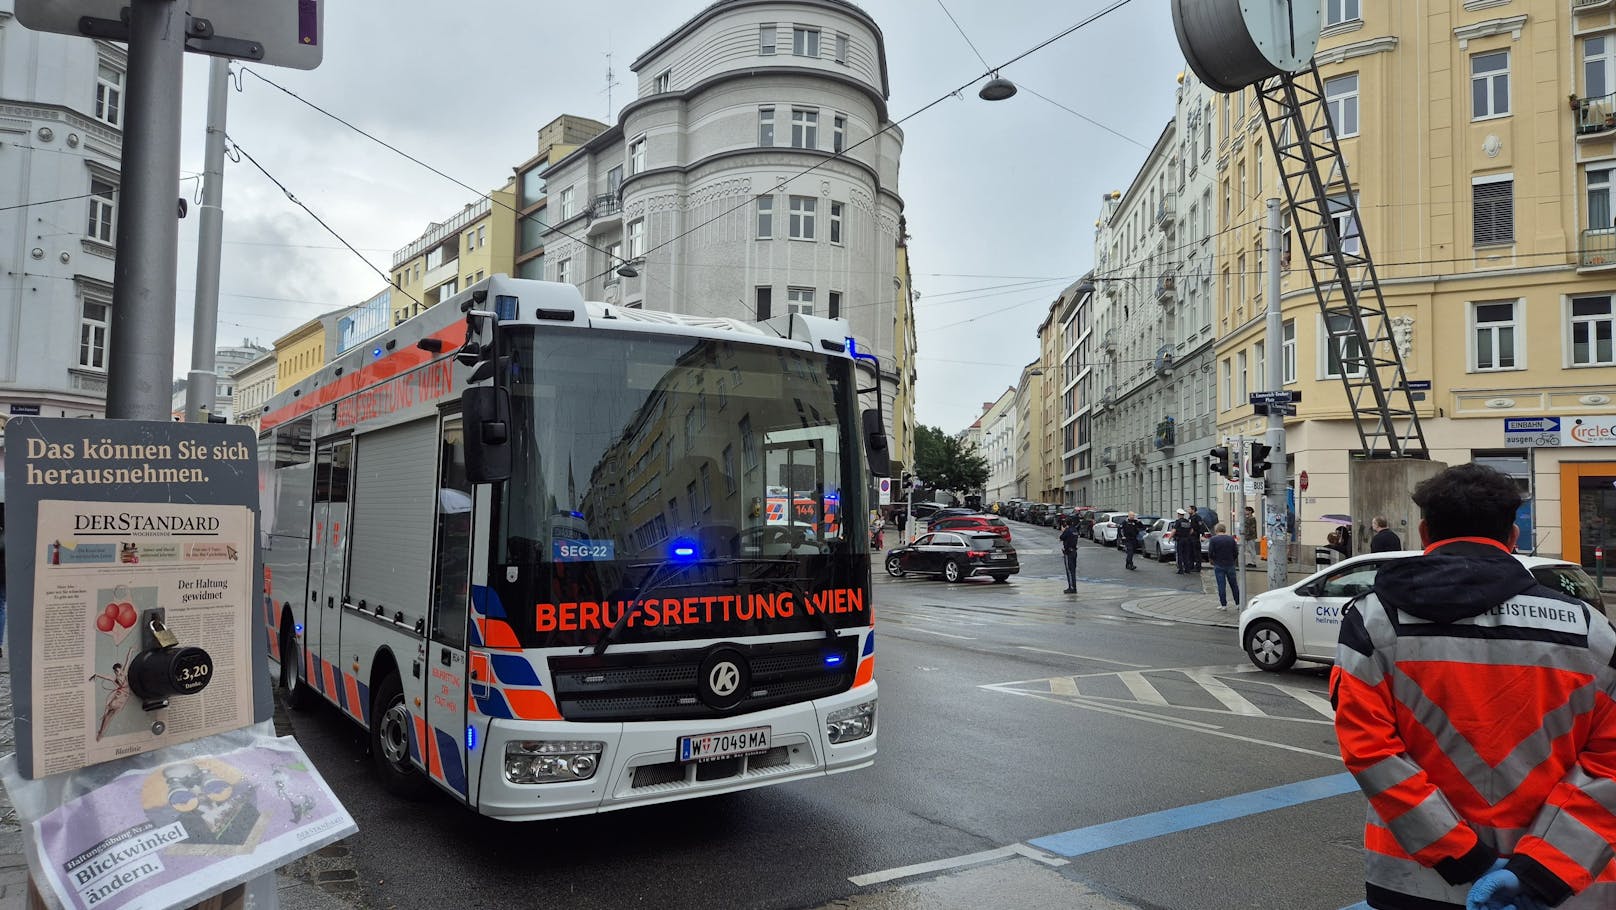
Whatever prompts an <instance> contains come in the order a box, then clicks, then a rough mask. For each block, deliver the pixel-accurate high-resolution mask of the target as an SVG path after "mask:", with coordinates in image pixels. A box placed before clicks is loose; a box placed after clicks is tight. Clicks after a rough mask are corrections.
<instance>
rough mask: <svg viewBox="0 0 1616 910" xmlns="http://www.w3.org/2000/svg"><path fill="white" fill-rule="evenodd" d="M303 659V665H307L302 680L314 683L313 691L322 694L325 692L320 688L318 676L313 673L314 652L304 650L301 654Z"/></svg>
mask: <svg viewBox="0 0 1616 910" xmlns="http://www.w3.org/2000/svg"><path fill="white" fill-rule="evenodd" d="M303 657H304V658H305V659H304V663H306V664H308V666H307V667H305V668H304V671H303V679H305V680H307V681H309V682H312V683H314V690H315V691H316V692H324V691H325V690H324V689H322V688H320V674H318V673H316V672H314V652H313V651H309V650H305V651H304V652H303Z"/></svg>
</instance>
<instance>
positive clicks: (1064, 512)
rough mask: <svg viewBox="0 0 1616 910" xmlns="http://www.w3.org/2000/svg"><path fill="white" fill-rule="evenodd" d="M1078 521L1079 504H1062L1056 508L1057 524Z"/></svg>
mask: <svg viewBox="0 0 1616 910" xmlns="http://www.w3.org/2000/svg"><path fill="white" fill-rule="evenodd" d="M1076 521H1077V506H1061V507H1060V508H1058V509H1056V510H1055V524H1056V525H1057V526H1058V525H1061V524H1074V523H1075V522H1076Z"/></svg>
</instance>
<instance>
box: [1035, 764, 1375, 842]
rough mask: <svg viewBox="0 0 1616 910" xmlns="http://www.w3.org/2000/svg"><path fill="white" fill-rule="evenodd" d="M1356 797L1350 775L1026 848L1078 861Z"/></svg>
mask: <svg viewBox="0 0 1616 910" xmlns="http://www.w3.org/2000/svg"><path fill="white" fill-rule="evenodd" d="M1357 792H1359V791H1358V784H1357V782H1356V781H1354V780H1353V777H1352V775H1351V774H1347V773H1345V772H1343V773H1341V774H1332V775H1330V776H1329V777H1319V778H1314V779H1313V780H1304V781H1300V782H1298V783H1294V784H1285V785H1283V786H1279V787H1270V788H1268V789H1266V790H1257V791H1254V792H1251V793H1242V794H1239V795H1237V796H1227V797H1224V798H1222V799H1214V800H1211V801H1209V802H1204V803H1196V804H1194V805H1189V806H1180V807H1179V808H1177V809H1166V810H1163V811H1161V812H1151V813H1149V814H1147V815H1138V816H1135V817H1133V818H1125V819H1121V820H1120V821H1114V822H1106V823H1104V824H1099V825H1090V826H1089V827H1087V828H1075V829H1073V830H1071V831H1063V832H1061V833H1060V834H1051V835H1049V836H1047V837H1039V838H1034V839H1032V840H1030V841H1028V843H1029V844H1032V845H1033V846H1034V847H1041V848H1043V849H1045V850H1048V851H1050V852H1051V853H1055V854H1057V855H1060V856H1066V857H1072V856H1082V855H1084V854H1088V853H1094V852H1097V851H1100V850H1107V849H1110V848H1111V847H1119V846H1122V845H1124V844H1132V843H1136V842H1138V841H1142V840H1151V839H1153V838H1157V837H1162V836H1165V835H1168V834H1177V833H1179V832H1182V831H1190V830H1193V829H1195V828H1204V827H1206V826H1208V825H1215V824H1218V823H1220V822H1226V821H1232V820H1234V819H1237V818H1244V817H1246V816H1248V815H1259V814H1261V813H1264V812H1273V811H1275V810H1276V809H1288V808H1291V807H1293V806H1299V805H1302V804H1303V803H1310V802H1314V801H1316V800H1321V799H1331V798H1334V797H1337V796H1345V795H1346V794H1348V793H1357Z"/></svg>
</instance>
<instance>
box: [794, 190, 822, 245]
mask: <svg viewBox="0 0 1616 910" xmlns="http://www.w3.org/2000/svg"><path fill="white" fill-rule="evenodd" d="M818 205H819V200H818V199H815V198H814V197H812V196H792V197H791V224H790V233H789V235H788V236H790V237H791V239H792V240H812V239H814V211H815V209H816V208H817V207H818Z"/></svg>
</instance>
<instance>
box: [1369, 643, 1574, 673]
mask: <svg viewBox="0 0 1616 910" xmlns="http://www.w3.org/2000/svg"><path fill="white" fill-rule="evenodd" d="M1499 644H1500V642H1499V640H1498V639H1493V638H1460V637H1458V636H1449V635H1405V636H1404V637H1402V638H1399V639H1398V640H1397V646H1396V651H1397V661H1398V662H1399V663H1402V662H1407V661H1443V662H1446V663H1457V664H1479V665H1481V666H1484V667H1540V668H1543V669H1547V670H1564V671H1567V672H1572V673H1582V674H1589V675H1591V674H1592V673H1593V670H1594V668H1593V667H1592V666H1591V665H1590V663H1589V661H1588V652H1587V651H1585V650H1583V649H1582V648H1580V647H1568V646H1566V645H1565V644H1563V643H1560V642H1552V641H1528V640H1523V639H1509V640H1507V641H1506V642H1504V644H1507V645H1508V647H1504V648H1501V647H1499Z"/></svg>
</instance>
